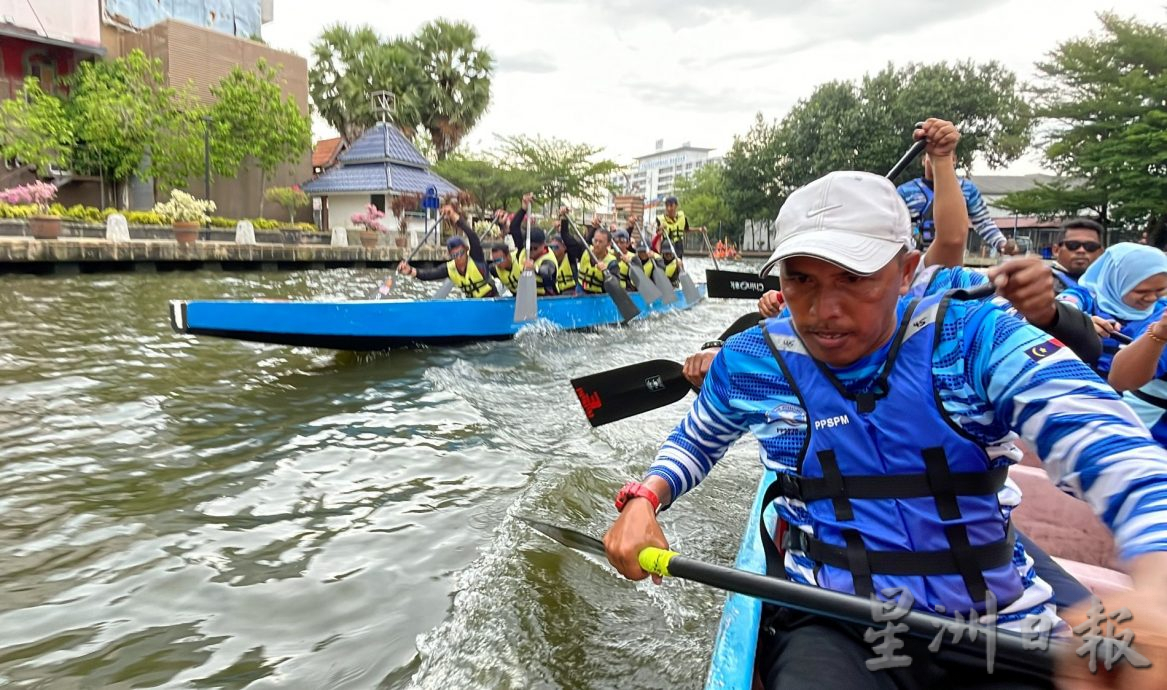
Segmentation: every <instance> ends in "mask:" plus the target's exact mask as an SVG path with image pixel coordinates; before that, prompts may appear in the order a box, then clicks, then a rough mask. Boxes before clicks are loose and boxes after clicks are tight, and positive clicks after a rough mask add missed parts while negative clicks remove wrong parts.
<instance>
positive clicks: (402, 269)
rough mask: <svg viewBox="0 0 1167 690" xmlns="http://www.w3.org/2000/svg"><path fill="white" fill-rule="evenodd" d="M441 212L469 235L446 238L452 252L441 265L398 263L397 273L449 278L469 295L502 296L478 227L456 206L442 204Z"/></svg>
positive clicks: (449, 250)
mask: <svg viewBox="0 0 1167 690" xmlns="http://www.w3.org/2000/svg"><path fill="white" fill-rule="evenodd" d="M441 213H442V218H443V219H444V220H446V221H447V222H449V223H451V224H452V225H454V226H455V227H457V228H458V229H459V230H461V231H462V232H463V233H465V234H466V237H461V236H460V235H454V236H453V237H451V238H450V239H448V240H446V251H447V252H449V255H450V260H449V261H447V262H446V263H445V264H444V265H441V266H434V267H433V268H422V269H417V268H414V267H413V266H410V265H409V263H408V262H405V261H402V262H401V263H400V264H398V265H397V272H398V273H400V274H402V275H407V276H413V277H414V278H417V279H418V280H445V279H446V278H449V279H450V281H451V282H453V283H454V286H455V287H457V288H459V289H460V290H462V294H464V295H465V296H467V297H498V289H497V288H495V286H494V281H493V280H491V279H490V277H489V276H490V271H489V269H488V268H487V264H486V256H485V254H483V252H482V242H481V241H480V240H479V239H478V233H476V232H474V228H472V227H470V224H469V223H468V222H466V220H465V219H464V218H462V216H461V214H459V213H458V210H457V209H455V208H454V207H453V206H452V205H449V204H447V205H446V206H444V207H442V211H441Z"/></svg>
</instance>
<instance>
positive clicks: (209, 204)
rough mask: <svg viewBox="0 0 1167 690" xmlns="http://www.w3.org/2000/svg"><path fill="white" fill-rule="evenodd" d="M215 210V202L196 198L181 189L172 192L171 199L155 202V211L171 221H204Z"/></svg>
mask: <svg viewBox="0 0 1167 690" xmlns="http://www.w3.org/2000/svg"><path fill="white" fill-rule="evenodd" d="M214 210H215V202H213V201H203V200H202V199H196V198H195V197H194V196H192V195H190V194H187V193H186V192H184V191H182V190H181V189H176V190H174V191H173V192H171V193H170V201H167V202H166V203H161V202H160V203H157V204H154V213H157V214H158V215H160V216H162V217H163V218H166V219H167V220H169V221H170V222H171V223H202V222H205V221H206V220H207V219H208V218H209V217H210V212H211V211H214Z"/></svg>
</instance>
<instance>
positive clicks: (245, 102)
mask: <svg viewBox="0 0 1167 690" xmlns="http://www.w3.org/2000/svg"><path fill="white" fill-rule="evenodd" d="M278 76H279V72H278V71H277V70H276V69H275V68H274V67H272V66H271V65H269V64H268V63H267V62H266V61H265V60H262V59H261V60H259V61H258V62H257V63H256V65H255V69H254V70H245V69H243V68H241V67H235V68H234V69H232V70H231V72H230V74H228V75H227V76H226V77H223V79H221V80H220V81H219V83H218V84H215V85H214V86H212V87H211V95H212V96H214V98H215V104H214V106H212V107H211V112H210V114H211V118H212V122H213V127H214V131H215V134H214V137H213V139H212V153H213V156H212V158H213V160H214V164H215V172H216V173H218V174H220V175H224V176H230V177H234V176H237V175H238V174H239V171H240V169H241V168H242V166H243V164H244V163H245V162H247V161H251V162H253V163H254V164H255V165H256V167H258V168H259V171H260V184H259V188H260V189H264V188H265V187H266V183H267V180H268V178H269V177H270V176H271V175H273V174H275V172H276V170H277V169H278V168H279V166H280V165H283V164H285V163H293V162H295V161H296V160H298V159H299V158H300V157H301V156H303V155H304V153H305V152H307V151H308V150H309V149H310V148H311V147H312V127H311V122H310V121H309V119H308V117H307V116H306V115H304V114H303V113H301V112H300V108H299V106H297V105H296V103H295V101H294V100H292V98H291V96H288V97H287V98H284V97H283V96H282V91H281V89H280V85H279V82H278V81H277V79H278ZM258 204H259V210H258V215H263V196H262V193H261V195H260V198H259V199H258Z"/></svg>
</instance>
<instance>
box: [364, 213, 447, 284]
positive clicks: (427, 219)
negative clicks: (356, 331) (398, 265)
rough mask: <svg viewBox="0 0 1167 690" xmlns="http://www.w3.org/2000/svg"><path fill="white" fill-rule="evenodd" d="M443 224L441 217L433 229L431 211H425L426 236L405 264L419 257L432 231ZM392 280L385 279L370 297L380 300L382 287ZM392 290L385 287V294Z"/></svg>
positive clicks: (390, 277) (423, 236)
mask: <svg viewBox="0 0 1167 690" xmlns="http://www.w3.org/2000/svg"><path fill="white" fill-rule="evenodd" d="M441 222H442V219H441V217H440V216H439V217H438V219H437V221H436V222H435V223H434V225H433V227H430V210H429V209H428V208H427V209H426V211H425V234H424V235H422V237H421V242H418V244H417V246H416V247H414V248H413V251H412V252H410V254H409V258H407V259H406V260H405V263H407V264H408V263H409V262H410V261H413V257H415V256H417V252H418V251H419V250H420V249H421V248H422V247H423V246H425V243H426V241H427V240H428V239H429V237H430V231H431V230H433V229H434V228H437V227H438V226H439V225H440V224H441ZM392 278H393V276H392V275H391V276H389V277H388V278H385V279H384V280H382V281H381V283H380V285H378V286H377V289H376V290H373V291H372V292H371V293H369V297H370V298H372V297H373V296H377V297H378V298H379V297H380V295H381V294H382V293H381V286H383V285H386V283H387V282H388V281H389V280H390V279H392ZM392 288H393V285H392V284H391V283H390V284H389V285H387V286H386V287H385V294H388V292H389V290H391V289H392Z"/></svg>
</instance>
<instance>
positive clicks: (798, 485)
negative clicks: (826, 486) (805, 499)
mask: <svg viewBox="0 0 1167 690" xmlns="http://www.w3.org/2000/svg"><path fill="white" fill-rule="evenodd" d="M778 487H779V492H780V495H782V496H784V497H786V498H793V499H795V500H799V501H801V500H802V478H801V477H799V476H798V475H795V474H787V473H785V472H782V473H779V474H778Z"/></svg>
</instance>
